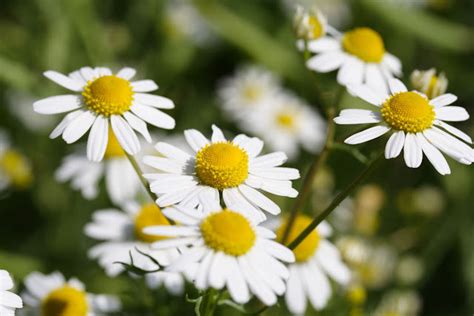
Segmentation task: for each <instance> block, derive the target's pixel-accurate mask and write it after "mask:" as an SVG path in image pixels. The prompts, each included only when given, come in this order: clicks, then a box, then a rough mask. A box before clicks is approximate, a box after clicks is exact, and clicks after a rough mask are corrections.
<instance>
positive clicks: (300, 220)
mask: <svg viewBox="0 0 474 316" xmlns="http://www.w3.org/2000/svg"><path fill="white" fill-rule="evenodd" d="M311 221H312V220H311V218H309V217H308V216H306V215H299V216H298V217H297V218H296V219H295V221H294V223H293V226H292V227H291V231H290V232H289V233H288V237H287V238H286V244H289V243H290V242H292V241H293V240H295V239H296V237H298V235H299V234H300V233H301V232H302V231H303V230H304V229H305V228H306V227H308V225H309V224H310V223H311ZM287 225H288V221H287V220H285V222H284V223H283V224H282V225H281V226H280V227H279V228H278V230H277V240H279V241H280V242H281V240H282V239H283V234H284V233H285V231H286V228H287ZM320 239H321V238H320V236H319V234H318V232H317V231H316V229H315V230H313V231H312V232H311V233H310V234H309V235H308V236H307V237H306V238H305V239H304V240H303V241H302V242H301V243H300V244H299V245H298V246H297V247H296V248H295V249H293V253H294V254H295V258H296V262H305V261H307V260H308V259H309V258H311V257H312V256H313V255H314V253H315V251H316V249H318V246H319V241H320Z"/></svg>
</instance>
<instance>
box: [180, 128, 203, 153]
mask: <svg viewBox="0 0 474 316" xmlns="http://www.w3.org/2000/svg"><path fill="white" fill-rule="evenodd" d="M184 137H185V138H186V141H187V142H188V144H189V146H190V147H191V148H192V149H193V150H194V151H195V152H198V151H199V150H200V149H201V148H202V147H204V146H206V145H207V144H209V140H208V139H207V138H206V137H204V135H203V134H201V132H199V131H197V130H195V129H188V130H185V131H184Z"/></svg>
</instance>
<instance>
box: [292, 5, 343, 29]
mask: <svg viewBox="0 0 474 316" xmlns="http://www.w3.org/2000/svg"><path fill="white" fill-rule="evenodd" d="M295 3H296V6H297V7H299V6H301V7H303V8H304V9H306V10H310V9H312V8H317V9H318V11H320V12H323V13H324V15H325V16H326V17H327V18H328V20H329V23H330V24H331V25H334V26H336V27H341V26H344V25H346V24H347V23H348V22H349V21H350V20H351V8H350V5H349V4H348V2H347V1H346V0H283V4H284V5H285V7H286V10H285V11H286V12H288V13H290V14H291V13H293V12H294V7H295Z"/></svg>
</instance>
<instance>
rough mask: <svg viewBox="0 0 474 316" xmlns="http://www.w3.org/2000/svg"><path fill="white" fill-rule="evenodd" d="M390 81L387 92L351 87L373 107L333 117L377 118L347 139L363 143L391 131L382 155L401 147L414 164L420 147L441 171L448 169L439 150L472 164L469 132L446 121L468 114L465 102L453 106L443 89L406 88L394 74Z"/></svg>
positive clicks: (341, 121)
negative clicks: (427, 91) (440, 92)
mask: <svg viewBox="0 0 474 316" xmlns="http://www.w3.org/2000/svg"><path fill="white" fill-rule="evenodd" d="M389 84H390V91H391V93H390V94H387V93H383V92H381V91H377V90H373V89H370V88H369V87H367V86H364V85H352V86H350V87H349V91H350V92H351V93H352V94H354V95H356V96H358V97H360V98H362V99H364V100H365V101H367V102H369V103H371V104H373V105H375V106H376V107H377V108H376V110H374V111H371V110H359V109H350V110H343V111H341V113H340V114H339V116H338V117H336V118H335V120H334V121H335V122H336V123H337V124H370V123H375V124H376V126H373V127H371V128H368V129H366V130H364V131H362V132H359V133H357V134H354V135H352V136H351V137H349V138H347V139H346V140H345V142H346V143H347V144H360V143H364V142H366V141H369V140H372V139H375V138H377V137H379V136H382V135H383V134H385V133H387V132H391V133H392V135H391V136H390V139H389V140H388V142H387V145H386V147H385V158H387V159H390V158H395V157H398V155H399V154H400V153H401V151H402V149H403V150H404V158H405V162H406V165H407V166H408V167H410V168H418V167H419V166H420V165H421V162H422V160H423V153H424V154H425V155H426V157H427V158H428V160H429V161H430V162H431V164H432V165H433V166H434V167H435V169H436V170H437V171H438V172H439V173H440V174H442V175H445V174H449V173H450V172H451V170H450V168H449V165H448V163H447V162H446V159H445V158H444V157H443V155H442V154H441V152H443V153H445V154H447V155H448V156H451V157H452V158H454V159H455V160H457V161H458V162H460V163H462V164H467V165H470V164H471V163H472V162H473V161H474V150H473V149H472V147H471V144H472V140H471V137H469V136H468V135H467V134H465V133H464V132H462V131H460V130H459V129H457V128H455V127H453V126H451V125H449V124H448V123H446V122H445V121H448V122H458V121H465V120H467V119H468V118H469V114H468V113H467V111H466V110H465V109H464V108H462V107H459V106H451V104H452V103H453V102H455V101H456V99H457V97H456V96H454V95H452V94H443V95H440V96H438V97H436V98H434V99H429V98H428V97H427V96H426V95H424V94H423V93H420V92H418V91H408V90H407V88H406V87H405V85H404V84H403V83H402V82H401V81H400V80H398V79H392V80H390V81H389ZM440 151H441V152H440Z"/></svg>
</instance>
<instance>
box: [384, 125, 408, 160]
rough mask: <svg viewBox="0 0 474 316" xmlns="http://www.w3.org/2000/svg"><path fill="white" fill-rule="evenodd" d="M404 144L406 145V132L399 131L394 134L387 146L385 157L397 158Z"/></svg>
mask: <svg viewBox="0 0 474 316" xmlns="http://www.w3.org/2000/svg"><path fill="white" fill-rule="evenodd" d="M403 145H405V132H403V131H398V132H395V133H393V134H392V136H390V138H389V139H388V142H387V145H386V146H385V158H386V159H391V158H396V157H398V155H400V153H401V152H402V149H403Z"/></svg>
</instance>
